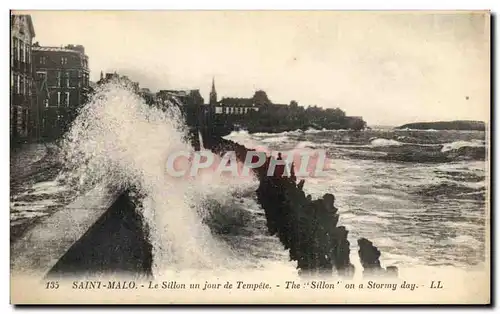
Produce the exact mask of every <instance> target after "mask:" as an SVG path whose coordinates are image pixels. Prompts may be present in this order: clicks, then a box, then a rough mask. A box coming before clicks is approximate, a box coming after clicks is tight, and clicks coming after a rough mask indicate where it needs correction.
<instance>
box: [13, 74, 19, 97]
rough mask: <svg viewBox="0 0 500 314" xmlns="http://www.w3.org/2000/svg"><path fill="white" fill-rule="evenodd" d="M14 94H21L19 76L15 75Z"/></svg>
mask: <svg viewBox="0 0 500 314" xmlns="http://www.w3.org/2000/svg"><path fill="white" fill-rule="evenodd" d="M14 94H19V75H14Z"/></svg>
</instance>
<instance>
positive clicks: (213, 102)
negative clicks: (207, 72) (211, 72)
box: [209, 78, 217, 106]
mask: <svg viewBox="0 0 500 314" xmlns="http://www.w3.org/2000/svg"><path fill="white" fill-rule="evenodd" d="M209 104H210V105H212V106H215V105H217V91H216V90H215V78H212V90H211V91H210V103H209Z"/></svg>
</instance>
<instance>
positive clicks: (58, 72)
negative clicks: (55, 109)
mask: <svg viewBox="0 0 500 314" xmlns="http://www.w3.org/2000/svg"><path fill="white" fill-rule="evenodd" d="M56 77H57V87H61V72H60V71H57V73H56ZM57 103H58V104H59V102H57Z"/></svg>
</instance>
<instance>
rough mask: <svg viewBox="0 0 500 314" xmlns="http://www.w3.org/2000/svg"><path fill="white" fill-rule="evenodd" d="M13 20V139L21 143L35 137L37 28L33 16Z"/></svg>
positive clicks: (11, 76) (11, 106) (11, 65)
mask: <svg viewBox="0 0 500 314" xmlns="http://www.w3.org/2000/svg"><path fill="white" fill-rule="evenodd" d="M10 23H11V24H10V27H11V43H10V139H11V142H21V141H27V140H29V139H30V138H31V136H32V129H33V119H32V117H33V112H34V110H33V109H34V107H35V101H34V97H33V90H34V83H33V62H32V60H33V58H32V43H33V38H34V37H35V29H34V27H33V22H32V20H31V16H30V15H11V20H10Z"/></svg>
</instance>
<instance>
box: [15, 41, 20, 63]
mask: <svg viewBox="0 0 500 314" xmlns="http://www.w3.org/2000/svg"><path fill="white" fill-rule="evenodd" d="M14 55H15V57H14V60H16V61H19V59H20V58H19V39H17V38H14Z"/></svg>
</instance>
